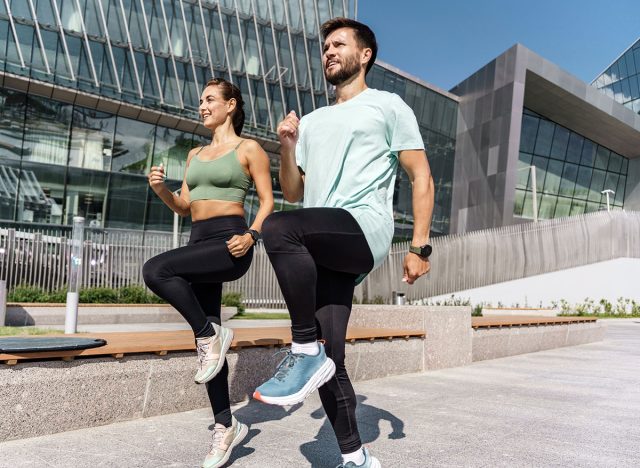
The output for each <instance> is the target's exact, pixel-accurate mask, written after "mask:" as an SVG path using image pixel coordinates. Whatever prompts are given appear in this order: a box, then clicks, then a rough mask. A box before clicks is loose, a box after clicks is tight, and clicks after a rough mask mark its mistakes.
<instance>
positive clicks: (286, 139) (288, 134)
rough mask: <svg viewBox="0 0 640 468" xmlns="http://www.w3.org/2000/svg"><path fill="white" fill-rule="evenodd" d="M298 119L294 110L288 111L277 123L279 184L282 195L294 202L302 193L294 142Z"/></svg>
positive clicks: (296, 135)
mask: <svg viewBox="0 0 640 468" xmlns="http://www.w3.org/2000/svg"><path fill="white" fill-rule="evenodd" d="M299 125H300V119H298V117H297V116H296V113H295V111H291V112H289V114H288V115H287V116H286V117H285V118H284V120H283V121H282V122H280V124H279V125H278V137H279V139H280V174H279V177H280V186H281V187H282V195H283V196H284V199H285V200H287V201H288V202H291V203H294V202H297V201H299V200H301V199H302V196H303V195H304V177H303V175H302V174H301V173H300V169H299V168H298V164H297V163H296V143H297V142H298V126H299Z"/></svg>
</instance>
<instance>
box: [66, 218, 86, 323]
mask: <svg viewBox="0 0 640 468" xmlns="http://www.w3.org/2000/svg"><path fill="white" fill-rule="evenodd" d="M83 247H84V218H83V217H82V216H75V217H74V218H73V231H72V233H71V261H70V262H69V281H68V284H67V310H66V315H65V319H64V332H65V334H72V333H76V332H77V329H78V291H79V290H80V283H81V281H82V259H83Z"/></svg>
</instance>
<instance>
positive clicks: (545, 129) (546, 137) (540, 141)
mask: <svg viewBox="0 0 640 468" xmlns="http://www.w3.org/2000/svg"><path fill="white" fill-rule="evenodd" d="M554 127H555V125H554V124H553V123H552V122H549V121H548V120H541V121H540V128H539V129H538V137H537V138H536V146H535V150H534V152H535V153H536V154H539V155H541V156H549V153H550V152H551V142H552V140H553V128H554Z"/></svg>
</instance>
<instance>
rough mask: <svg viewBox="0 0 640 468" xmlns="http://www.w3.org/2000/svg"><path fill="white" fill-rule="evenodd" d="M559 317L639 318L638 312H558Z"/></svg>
mask: <svg viewBox="0 0 640 468" xmlns="http://www.w3.org/2000/svg"><path fill="white" fill-rule="evenodd" d="M558 316H559V317H596V318H607V319H626V318H639V317H640V314H580V313H575V314H571V313H568V314H558Z"/></svg>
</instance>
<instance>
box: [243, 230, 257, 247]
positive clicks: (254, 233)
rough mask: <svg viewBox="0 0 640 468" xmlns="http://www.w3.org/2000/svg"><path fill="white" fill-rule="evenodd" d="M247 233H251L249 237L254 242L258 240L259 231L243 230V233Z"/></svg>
mask: <svg viewBox="0 0 640 468" xmlns="http://www.w3.org/2000/svg"><path fill="white" fill-rule="evenodd" d="M247 233H249V234H251V238H252V239H253V243H254V244H255V243H257V242H258V239H260V233H259V232H258V231H256V230H255V229H247V230H246V231H245V234H247Z"/></svg>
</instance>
